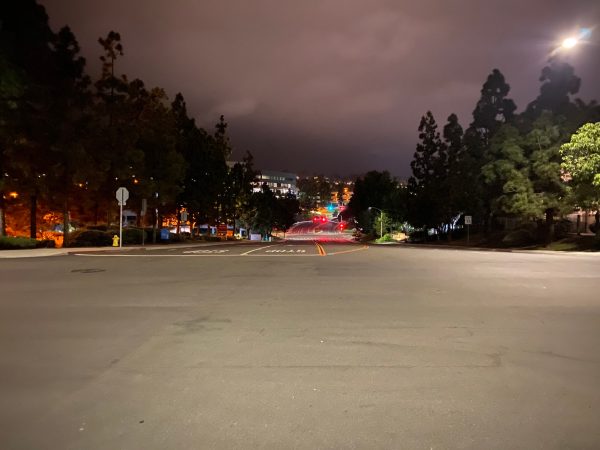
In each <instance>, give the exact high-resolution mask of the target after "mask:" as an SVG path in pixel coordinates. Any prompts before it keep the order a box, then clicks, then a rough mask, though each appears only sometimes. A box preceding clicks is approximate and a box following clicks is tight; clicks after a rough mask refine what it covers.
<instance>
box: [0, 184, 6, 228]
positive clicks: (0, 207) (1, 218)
mask: <svg viewBox="0 0 600 450" xmlns="http://www.w3.org/2000/svg"><path fill="white" fill-rule="evenodd" d="M2 194H3V193H2V192H0V236H6V217H5V209H4V208H5V205H4V197H3V195H2Z"/></svg>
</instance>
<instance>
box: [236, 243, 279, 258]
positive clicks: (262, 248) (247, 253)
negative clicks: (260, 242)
mask: <svg viewBox="0 0 600 450" xmlns="http://www.w3.org/2000/svg"><path fill="white" fill-rule="evenodd" d="M276 245H279V244H272V245H265V246H264V247H258V248H255V249H254V250H250V251H247V252H244V253H240V256H245V255H249V254H250V253H252V252H257V251H259V250H264V249H265V248H269V247H275V246H276Z"/></svg>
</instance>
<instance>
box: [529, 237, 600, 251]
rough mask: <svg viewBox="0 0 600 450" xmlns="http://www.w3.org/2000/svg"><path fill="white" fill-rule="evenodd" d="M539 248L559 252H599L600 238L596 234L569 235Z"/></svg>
mask: <svg viewBox="0 0 600 450" xmlns="http://www.w3.org/2000/svg"><path fill="white" fill-rule="evenodd" d="M538 250H554V251H557V252H574V251H577V252H597V251H600V239H598V238H597V237H596V236H569V237H567V238H564V239H560V240H558V241H555V242H552V243H550V244H548V245H546V246H543V247H538Z"/></svg>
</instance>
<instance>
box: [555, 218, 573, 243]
mask: <svg viewBox="0 0 600 450" xmlns="http://www.w3.org/2000/svg"><path fill="white" fill-rule="evenodd" d="M572 228H573V224H572V223H571V221H570V220H569V219H561V220H559V221H558V222H556V223H555V224H554V237H555V239H563V238H566V237H567V236H568V234H569V233H570V232H571V229H572Z"/></svg>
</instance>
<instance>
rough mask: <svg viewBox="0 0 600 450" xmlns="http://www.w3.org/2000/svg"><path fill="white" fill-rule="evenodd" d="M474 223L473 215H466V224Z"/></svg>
mask: <svg viewBox="0 0 600 450" xmlns="http://www.w3.org/2000/svg"><path fill="white" fill-rule="evenodd" d="M472 224H473V216H465V225H472Z"/></svg>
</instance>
